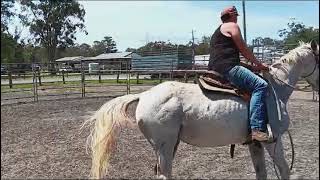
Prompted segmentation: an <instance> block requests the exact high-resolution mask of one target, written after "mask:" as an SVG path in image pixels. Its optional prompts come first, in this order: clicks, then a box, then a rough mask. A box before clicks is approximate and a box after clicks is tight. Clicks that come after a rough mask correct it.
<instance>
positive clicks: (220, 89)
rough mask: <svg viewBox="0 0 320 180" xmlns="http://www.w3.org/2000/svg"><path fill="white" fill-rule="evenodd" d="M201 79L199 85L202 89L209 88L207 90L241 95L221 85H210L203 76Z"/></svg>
mask: <svg viewBox="0 0 320 180" xmlns="http://www.w3.org/2000/svg"><path fill="white" fill-rule="evenodd" d="M198 81H199V86H200V88H201V89H202V90H207V91H214V92H220V93H227V94H232V95H235V96H239V95H238V94H237V93H236V92H235V91H234V90H231V89H222V88H219V87H213V86H210V85H208V84H207V83H206V82H205V81H204V80H203V79H202V78H199V79H198Z"/></svg>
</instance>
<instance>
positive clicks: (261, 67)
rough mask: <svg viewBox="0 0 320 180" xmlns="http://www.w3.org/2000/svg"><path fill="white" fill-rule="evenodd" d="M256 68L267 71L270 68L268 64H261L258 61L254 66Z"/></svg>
mask: <svg viewBox="0 0 320 180" xmlns="http://www.w3.org/2000/svg"><path fill="white" fill-rule="evenodd" d="M255 69H256V70H259V71H269V70H270V68H269V66H267V65H266V64H263V63H259V64H258V65H257V66H256V67H255Z"/></svg>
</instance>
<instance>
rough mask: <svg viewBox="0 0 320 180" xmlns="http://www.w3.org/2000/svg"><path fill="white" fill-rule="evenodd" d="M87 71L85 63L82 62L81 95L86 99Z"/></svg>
mask: <svg viewBox="0 0 320 180" xmlns="http://www.w3.org/2000/svg"><path fill="white" fill-rule="evenodd" d="M84 82H85V71H84V67H83V63H82V61H81V95H82V97H85V96H86V95H85V94H86V90H85V83H84Z"/></svg>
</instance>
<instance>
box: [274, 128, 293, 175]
mask: <svg viewBox="0 0 320 180" xmlns="http://www.w3.org/2000/svg"><path fill="white" fill-rule="evenodd" d="M287 133H288V135H289V139H290V144H291V150H292V151H291V156H292V158H291V164H290V171H292V168H293V163H294V154H295V153H294V146H293V139H292V136H291V133H290V131H289V130H287ZM277 142H278V141H276V144H275V146H274V151H273V156H275V154H276V147H277ZM272 162H273V168H274V171H275V173H276V176H277V178H278V179H279V180H280V177H279V174H278V171H277V169H276V164H275V163H274V158H272Z"/></svg>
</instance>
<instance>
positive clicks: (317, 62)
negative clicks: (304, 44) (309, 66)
mask: <svg viewBox="0 0 320 180" xmlns="http://www.w3.org/2000/svg"><path fill="white" fill-rule="evenodd" d="M312 53H313V55H314V60H315V61H316V63H315V65H314V68H313V70H312V72H311V73H309V74H308V75H306V76H302V77H303V78H307V77H309V76H311V75H312V74H313V73H314V71H315V70H316V68H317V65H318V68H319V54H318V55H317V54H316V53H315V52H312Z"/></svg>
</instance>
